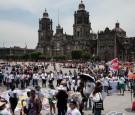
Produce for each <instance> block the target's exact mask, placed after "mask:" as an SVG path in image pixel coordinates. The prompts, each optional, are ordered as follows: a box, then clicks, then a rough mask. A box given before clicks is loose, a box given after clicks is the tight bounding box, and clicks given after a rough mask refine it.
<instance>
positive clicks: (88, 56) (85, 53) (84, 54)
mask: <svg viewBox="0 0 135 115" xmlns="http://www.w3.org/2000/svg"><path fill="white" fill-rule="evenodd" d="M90 58H91V55H90V53H88V52H84V53H82V59H83V60H85V61H87V60H89V59H90Z"/></svg>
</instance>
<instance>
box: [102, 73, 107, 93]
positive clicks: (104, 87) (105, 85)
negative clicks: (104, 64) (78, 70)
mask: <svg viewBox="0 0 135 115" xmlns="http://www.w3.org/2000/svg"><path fill="white" fill-rule="evenodd" d="M101 82H102V84H103V90H104V92H106V93H107V95H108V94H109V92H108V86H109V78H108V76H105V75H104V77H103V78H102V79H101Z"/></svg>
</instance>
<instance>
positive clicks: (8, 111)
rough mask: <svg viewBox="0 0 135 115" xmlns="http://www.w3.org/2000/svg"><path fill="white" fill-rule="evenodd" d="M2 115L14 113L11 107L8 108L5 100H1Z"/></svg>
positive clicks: (0, 114)
mask: <svg viewBox="0 0 135 115" xmlns="http://www.w3.org/2000/svg"><path fill="white" fill-rule="evenodd" d="M0 115H12V114H11V111H10V109H9V110H8V109H7V108H6V103H5V102H0Z"/></svg>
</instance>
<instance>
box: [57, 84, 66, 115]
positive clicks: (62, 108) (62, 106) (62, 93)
mask: <svg viewBox="0 0 135 115" xmlns="http://www.w3.org/2000/svg"><path fill="white" fill-rule="evenodd" d="M55 97H56V99H57V108H58V115H65V113H66V111H67V99H68V95H67V93H66V89H65V88H64V87H63V85H60V86H59V87H58V93H57V94H56V96H55Z"/></svg>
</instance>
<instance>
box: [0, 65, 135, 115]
mask: <svg viewBox="0 0 135 115" xmlns="http://www.w3.org/2000/svg"><path fill="white" fill-rule="evenodd" d="M79 65H80V64H78V68H77V69H74V70H69V71H68V72H66V73H63V71H62V70H63V68H62V67H61V64H59V68H57V67H56V63H53V64H50V65H49V64H45V65H43V64H40V66H38V65H37V64H36V63H35V64H31V63H29V64H28V65H27V66H26V65H25V66H20V67H16V66H12V67H11V71H10V72H9V71H8V70H7V69H9V68H8V67H7V68H6V66H5V68H1V69H0V85H1V86H2V87H7V90H9V92H8V95H9V100H8V102H9V103H10V107H9V108H8V109H7V107H6V102H5V101H3V102H2V101H0V114H2V115H11V114H12V115H14V114H15V108H16V106H17V103H18V99H19V97H18V94H17V92H16V90H15V89H16V88H19V89H21V90H23V89H25V88H27V87H32V89H31V91H28V92H27V98H26V99H23V100H22V103H21V104H22V107H23V108H22V109H21V111H20V114H21V115H23V114H26V115H41V110H42V102H43V100H44V94H43V92H42V88H47V91H48V103H49V106H50V115H56V114H58V115H83V114H84V110H89V111H92V113H93V114H94V115H101V110H103V109H104V107H103V100H104V97H103V93H106V95H110V93H111V89H112V87H111V85H110V83H111V81H117V89H118V90H119V91H120V95H122V96H124V91H125V90H131V89H133V88H132V87H134V86H135V81H134V80H132V81H131V80H129V79H128V76H127V69H125V70H124V69H123V68H121V70H123V71H124V72H123V71H122V73H121V71H110V70H109V68H108V67H106V66H105V67H104V68H102V69H98V70H97V69H96V70H94V68H95V67H96V64H95V63H90V64H88V63H85V64H84V65H85V66H84V67H81V66H79ZM48 66H53V67H54V70H53V71H49V72H47V69H48ZM82 74H86V75H88V76H92V78H93V79H94V80H91V79H89V77H88V78H85V79H84V78H83V77H81V75H82ZM55 80H56V81H57V84H56V86H55V83H54V82H55ZM40 81H41V82H42V83H41V84H40V83H39V82H40ZM70 92H73V93H75V92H78V93H80V95H81V98H78V97H77V96H76V97H74V96H72V98H70V99H69V94H70ZM134 96H135V95H134ZM24 102H26V106H23V103H24ZM56 108H57V112H56Z"/></svg>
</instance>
